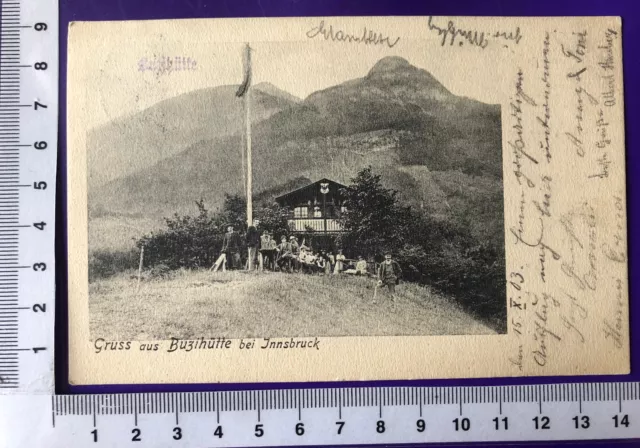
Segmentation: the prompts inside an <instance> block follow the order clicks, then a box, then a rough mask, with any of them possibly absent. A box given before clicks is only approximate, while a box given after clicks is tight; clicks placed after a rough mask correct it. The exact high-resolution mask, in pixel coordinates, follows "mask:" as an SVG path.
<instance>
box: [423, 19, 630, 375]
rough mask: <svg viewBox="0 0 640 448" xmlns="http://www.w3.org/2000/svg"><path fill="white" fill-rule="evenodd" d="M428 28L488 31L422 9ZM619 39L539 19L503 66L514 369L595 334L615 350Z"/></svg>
mask: <svg viewBox="0 0 640 448" xmlns="http://www.w3.org/2000/svg"><path fill="white" fill-rule="evenodd" d="M429 27H430V29H431V30H434V31H436V32H438V34H439V35H440V36H441V37H442V41H441V44H442V45H454V44H455V43H456V42H458V45H459V46H462V45H463V43H465V44H470V45H474V46H477V47H480V48H485V47H486V46H487V45H489V42H490V41H489V34H488V33H486V32H484V33H483V32H480V31H476V30H462V29H459V28H458V27H456V25H455V24H454V23H453V22H451V21H450V22H449V23H448V24H447V25H446V26H440V25H436V24H435V23H434V20H433V19H431V18H430V20H429ZM513 36H516V33H514V34H513ZM618 38H619V36H618V33H617V32H616V31H615V30H612V29H606V30H605V31H604V32H602V31H600V32H599V33H596V32H595V31H593V30H590V29H575V30H572V31H570V32H564V33H562V34H561V33H558V32H557V31H556V30H553V29H551V30H546V31H545V32H543V33H542V35H541V39H540V41H539V44H538V52H537V54H536V55H535V58H536V60H535V63H533V64H531V65H529V66H527V67H518V68H516V69H515V70H514V73H513V75H512V79H513V81H512V87H511V95H510V97H509V98H510V102H509V106H508V108H507V116H508V121H507V125H506V128H507V132H506V136H507V137H506V145H507V147H508V148H509V150H510V159H511V167H512V168H511V173H512V179H513V185H515V186H516V188H517V189H518V190H517V194H516V197H517V198H518V200H517V201H513V204H514V205H513V206H514V209H513V210H512V216H513V217H514V219H513V221H512V222H513V223H514V224H513V225H511V226H510V228H509V234H510V236H511V238H510V239H509V238H508V239H507V244H512V245H514V246H515V247H517V248H518V250H519V251H523V252H522V253H524V254H528V255H526V256H524V257H523V258H521V259H522V260H529V262H528V263H524V262H522V261H521V262H520V263H522V265H521V266H519V268H518V269H516V270H513V271H511V272H510V273H508V275H507V281H508V286H507V287H508V294H509V301H508V307H509V316H510V325H509V331H510V332H511V333H513V334H514V335H515V336H516V339H517V343H516V344H514V345H513V348H512V350H511V351H510V352H509V353H508V355H507V360H508V361H509V363H510V364H511V365H512V367H513V368H515V369H517V370H518V371H523V369H524V370H527V367H528V366H530V365H534V366H537V367H538V368H540V369H542V370H543V371H544V369H547V368H549V366H550V365H552V364H553V363H554V360H558V359H559V357H562V356H564V354H566V353H567V351H568V350H570V349H571V348H572V347H580V346H589V345H591V344H594V340H595V339H597V338H599V339H600V340H602V339H604V340H605V341H607V342H609V343H610V345H611V347H612V348H614V349H622V348H623V347H624V346H625V344H626V342H625V338H626V336H625V335H626V332H627V325H628V323H627V322H626V320H625V319H626V314H625V313H626V283H625V282H624V281H623V279H622V278H621V277H620V276H621V275H624V273H625V272H626V271H625V269H621V270H619V271H617V272H620V275H611V272H612V270H613V272H616V269H618V266H623V267H624V266H626V264H625V263H626V260H627V255H626V233H625V222H626V221H625V219H626V218H625V213H624V200H623V195H622V193H620V192H619V193H616V194H611V193H607V191H609V192H610V191H619V190H618V189H616V188H610V189H607V187H603V188H604V189H601V187H600V185H601V184H602V183H603V182H613V180H612V179H611V178H612V176H611V174H610V173H611V172H612V170H613V169H620V167H619V166H618V165H616V163H619V160H620V157H619V153H618V154H614V153H613V152H612V150H613V148H612V144H613V143H612V142H613V141H614V139H615V138H616V137H618V136H616V135H615V134H614V133H615V131H614V130H613V129H612V117H611V114H613V113H615V112H616V111H615V110H613V109H612V108H613V107H614V106H615V105H616V104H617V102H618V99H617V87H616V86H617V84H618V83H619V82H620V80H619V79H618V78H617V73H618V71H617V66H616V64H617V63H619V62H618V61H617V60H616V57H615V55H616V54H617V49H616V45H619V42H618ZM513 40H514V42H518V40H517V39H516V38H515V37H514V39H513ZM618 117H619V116H618ZM618 119H620V118H618ZM617 150H618V151H621V148H620V147H618V148H617ZM614 159H615V160H614ZM601 192H602V193H601ZM603 301H605V302H606V303H608V305H607V306H608V312H607V316H606V317H605V318H604V319H602V320H601V321H599V322H593V320H594V318H593V316H594V315H596V313H592V312H591V311H590V310H591V309H593V307H594V306H595V304H598V305H599V306H601V305H602V303H603ZM596 327H599V328H600V330H599V332H596V331H594V328H596ZM594 333H595V334H594Z"/></svg>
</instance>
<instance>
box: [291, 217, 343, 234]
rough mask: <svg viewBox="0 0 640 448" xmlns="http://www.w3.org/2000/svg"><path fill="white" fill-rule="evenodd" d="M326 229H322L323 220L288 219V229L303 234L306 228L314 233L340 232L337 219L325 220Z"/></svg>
mask: <svg viewBox="0 0 640 448" xmlns="http://www.w3.org/2000/svg"><path fill="white" fill-rule="evenodd" d="M326 223H327V228H326V229H325V228H324V224H325V220H324V219H323V218H292V219H289V228H290V229H291V231H292V232H305V231H306V230H307V228H311V229H313V230H314V231H315V232H322V233H324V232H325V230H326V232H342V226H340V221H338V220H337V219H330V218H327V220H326Z"/></svg>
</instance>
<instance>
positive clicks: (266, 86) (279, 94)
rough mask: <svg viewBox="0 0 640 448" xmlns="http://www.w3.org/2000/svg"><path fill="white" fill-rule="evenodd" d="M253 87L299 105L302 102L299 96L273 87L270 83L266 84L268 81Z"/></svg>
mask: <svg viewBox="0 0 640 448" xmlns="http://www.w3.org/2000/svg"><path fill="white" fill-rule="evenodd" d="M253 87H254V88H255V89H257V90H259V91H261V92H264V93H267V94H269V95H272V96H276V97H280V98H284V99H286V100H288V101H291V102H293V103H299V102H300V101H302V100H301V99H300V98H298V97H297V96H295V95H292V94H290V93H289V92H287V91H285V90H282V89H281V88H280V87H278V86H276V85H273V84H271V83H270V82H266V81H265V82H259V83H258V84H255V85H254V86H253Z"/></svg>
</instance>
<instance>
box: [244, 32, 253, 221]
mask: <svg viewBox="0 0 640 448" xmlns="http://www.w3.org/2000/svg"><path fill="white" fill-rule="evenodd" d="M247 61H248V64H249V71H251V48H249V44H247ZM244 112H245V115H244V122H245V127H246V138H245V140H246V144H247V226H250V225H252V224H253V203H252V202H253V201H252V196H253V183H252V179H253V170H252V167H251V84H249V86H247V92H246V93H245V95H244Z"/></svg>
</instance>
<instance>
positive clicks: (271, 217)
mask: <svg viewBox="0 0 640 448" xmlns="http://www.w3.org/2000/svg"><path fill="white" fill-rule="evenodd" d="M254 215H255V217H256V219H258V220H259V221H260V224H259V225H258V230H259V231H260V232H264V231H265V230H268V231H269V232H271V234H272V235H273V237H274V238H275V239H276V241H280V240H279V238H280V237H281V236H282V235H287V234H288V233H289V232H290V229H289V210H288V209H287V208H284V207H281V206H280V205H278V204H277V203H275V202H274V203H272V204H264V205H262V206H261V207H259V208H258V209H257V210H255V212H254Z"/></svg>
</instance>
